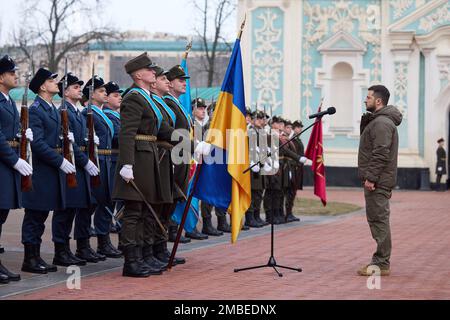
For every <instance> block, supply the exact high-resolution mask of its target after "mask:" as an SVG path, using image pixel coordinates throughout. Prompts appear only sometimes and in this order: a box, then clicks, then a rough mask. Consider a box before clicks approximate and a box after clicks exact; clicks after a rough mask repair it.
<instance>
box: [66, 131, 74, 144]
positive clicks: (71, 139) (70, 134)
mask: <svg viewBox="0 0 450 320" xmlns="http://www.w3.org/2000/svg"><path fill="white" fill-rule="evenodd" d="M67 138H69V141H70V143H75V137H74V136H73V132H70V131H69V133H68V134H67Z"/></svg>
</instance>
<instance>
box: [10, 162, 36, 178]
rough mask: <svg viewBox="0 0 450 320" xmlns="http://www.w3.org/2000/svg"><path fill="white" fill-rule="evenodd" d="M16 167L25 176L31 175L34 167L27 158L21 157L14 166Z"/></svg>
mask: <svg viewBox="0 0 450 320" xmlns="http://www.w3.org/2000/svg"><path fill="white" fill-rule="evenodd" d="M13 168H14V169H16V170H17V171H19V173H20V174H21V175H23V176H29V175H31V174H32V173H33V167H32V166H30V164H29V163H28V162H26V161H25V160H23V159H21V158H19V160H17V162H16V164H15V165H14V166H13Z"/></svg>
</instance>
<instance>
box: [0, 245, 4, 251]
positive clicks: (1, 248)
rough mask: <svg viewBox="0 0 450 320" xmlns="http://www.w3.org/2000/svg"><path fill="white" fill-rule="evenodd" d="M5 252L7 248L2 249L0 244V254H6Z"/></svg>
mask: <svg viewBox="0 0 450 320" xmlns="http://www.w3.org/2000/svg"><path fill="white" fill-rule="evenodd" d="M4 252H5V248H3V247H2V245H1V244H0V253H4Z"/></svg>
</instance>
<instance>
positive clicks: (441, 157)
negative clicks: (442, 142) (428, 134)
mask: <svg viewBox="0 0 450 320" xmlns="http://www.w3.org/2000/svg"><path fill="white" fill-rule="evenodd" d="M436 156H437V162H436V174H441V175H444V174H447V155H446V154H445V150H444V148H442V147H439V148H437V150H436ZM439 167H441V168H442V170H440V171H439V170H438V169H439Z"/></svg>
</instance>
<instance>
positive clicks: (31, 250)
mask: <svg viewBox="0 0 450 320" xmlns="http://www.w3.org/2000/svg"><path fill="white" fill-rule="evenodd" d="M21 270H22V271H23V272H31V273H39V274H45V273H47V268H45V266H44V265H42V264H41V263H40V261H39V259H38V258H37V256H36V250H35V245H34V244H24V258H23V263H22V269H21Z"/></svg>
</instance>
